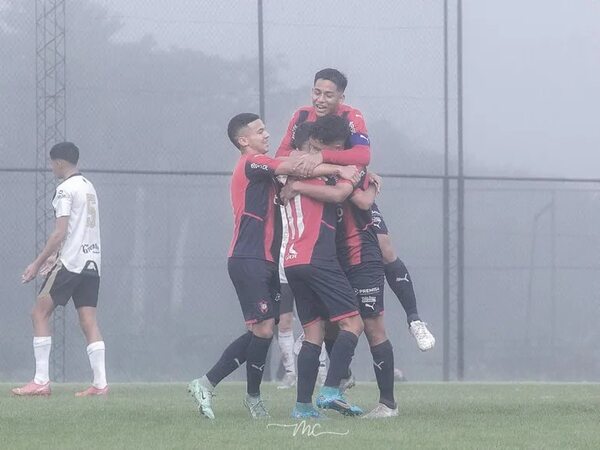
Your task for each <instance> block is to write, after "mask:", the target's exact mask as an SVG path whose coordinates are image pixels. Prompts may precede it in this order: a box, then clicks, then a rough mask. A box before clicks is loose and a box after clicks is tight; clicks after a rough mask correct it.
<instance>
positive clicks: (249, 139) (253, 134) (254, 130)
mask: <svg viewBox="0 0 600 450" xmlns="http://www.w3.org/2000/svg"><path fill="white" fill-rule="evenodd" d="M269 136H270V135H269V132H268V131H267V129H266V127H265V124H264V123H263V121H262V120H260V119H257V120H255V121H254V122H250V123H249V124H248V125H247V126H246V127H245V128H244V129H243V131H242V134H241V135H240V141H239V142H240V144H241V146H242V147H248V148H250V149H251V150H254V151H255V152H257V153H267V152H268V151H269Z"/></svg>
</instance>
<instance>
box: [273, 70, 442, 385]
mask: <svg viewBox="0 0 600 450" xmlns="http://www.w3.org/2000/svg"><path fill="white" fill-rule="evenodd" d="M347 85H348V79H347V78H346V76H345V75H344V74H343V73H341V72H340V71H339V70H336V69H323V70H320V71H318V72H317V73H316V74H315V77H314V82H313V89H312V97H311V98H312V105H311V106H304V107H302V108H300V109H298V110H297V111H296V112H295V113H294V115H293V116H292V119H291V120H290V123H289V125H288V128H287V132H286V134H285V136H284V137H283V139H282V141H281V144H280V145H279V149H278V150H277V155H278V156H287V155H289V154H290V153H291V151H292V150H293V146H292V142H293V139H294V134H295V132H296V129H297V128H298V126H299V125H300V124H301V123H303V122H305V121H314V120H316V119H317V118H318V117H323V116H326V115H338V116H342V117H344V118H346V119H347V120H348V121H349V124H350V132H351V135H350V138H349V143H347V144H346V145H347V146H348V147H350V148H349V149H346V151H344V152H339V151H337V150H336V149H335V148H325V149H323V151H322V152H313V153H311V154H310V155H309V156H305V157H304V158H303V161H302V162H301V166H300V167H299V170H300V171H301V173H302V174H304V175H310V171H311V169H312V167H315V166H316V165H317V164H318V163H320V162H322V161H326V162H330V163H335V164H354V165H357V166H367V165H368V164H369V162H370V155H371V152H370V142H369V137H368V132H367V127H366V125H365V121H364V118H363V115H362V113H361V112H360V111H359V110H358V109H356V108H353V107H351V106H349V105H346V104H344V99H345V96H344V92H345V90H346V87H347ZM372 212H373V221H374V223H375V224H376V225H377V224H379V225H380V226H379V228H377V237H378V241H379V245H380V248H381V253H382V255H383V258H384V264H385V276H386V279H387V282H388V284H389V286H390V287H391V288H392V290H393V291H394V293H395V294H396V296H397V297H398V300H399V301H400V303H401V304H402V307H403V308H404V310H405V312H406V316H407V321H408V324H409V331H410V333H411V334H412V336H413V337H414V338H415V340H416V342H417V346H418V347H419V349H420V350H421V351H427V350H429V349H431V348H433V346H434V345H435V338H434V337H433V335H432V334H431V332H430V331H429V330H428V329H427V324H426V323H425V322H422V321H421V319H420V318H419V315H418V313H417V303H416V296H415V292H414V288H413V284H412V279H411V278H410V275H409V272H408V269H407V268H406V266H405V265H404V263H403V262H402V260H400V259H399V258H398V256H397V255H396V253H395V251H394V248H393V246H392V242H391V238H390V236H389V232H388V229H387V227H386V226H385V222H384V221H383V216H382V215H381V212H380V210H379V208H378V207H377V205H374V207H373V208H372ZM352 383H353V381H352V380H349V385H351V384H352Z"/></svg>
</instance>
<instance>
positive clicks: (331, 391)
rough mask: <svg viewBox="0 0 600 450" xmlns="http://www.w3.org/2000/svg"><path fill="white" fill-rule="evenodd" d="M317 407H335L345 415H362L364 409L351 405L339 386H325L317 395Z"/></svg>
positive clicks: (334, 408)
mask: <svg viewBox="0 0 600 450" xmlns="http://www.w3.org/2000/svg"><path fill="white" fill-rule="evenodd" d="M316 403H317V407H319V408H321V409H333V410H335V411H337V412H339V413H340V414H343V415H344V416H360V415H361V414H363V410H362V409H360V408H359V407H358V406H355V405H351V404H350V403H348V401H347V400H346V399H345V398H344V396H343V395H342V393H341V392H340V389H339V388H334V387H329V386H323V387H322V388H321V391H320V392H319V395H318V396H317V402H316Z"/></svg>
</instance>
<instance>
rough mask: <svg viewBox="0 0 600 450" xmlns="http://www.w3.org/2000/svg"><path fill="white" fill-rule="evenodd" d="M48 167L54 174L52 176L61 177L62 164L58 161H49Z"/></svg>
mask: <svg viewBox="0 0 600 450" xmlns="http://www.w3.org/2000/svg"><path fill="white" fill-rule="evenodd" d="M50 167H51V168H52V173H53V174H54V176H55V177H56V178H62V177H63V170H62V164H61V161H60V159H51V160H50Z"/></svg>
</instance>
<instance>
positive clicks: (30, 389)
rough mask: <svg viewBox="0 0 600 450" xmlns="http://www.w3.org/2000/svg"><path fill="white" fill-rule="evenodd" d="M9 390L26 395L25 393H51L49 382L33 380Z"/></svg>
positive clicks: (46, 394)
mask: <svg viewBox="0 0 600 450" xmlns="http://www.w3.org/2000/svg"><path fill="white" fill-rule="evenodd" d="M11 392H12V393H13V394H15V395H20V396H27V395H44V396H48V395H50V394H51V393H52V391H51V390H50V382H49V381H48V382H46V383H45V384H37V383H36V382H35V381H30V382H29V383H27V384H26V385H25V386H21V387H18V388H14V389H11Z"/></svg>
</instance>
